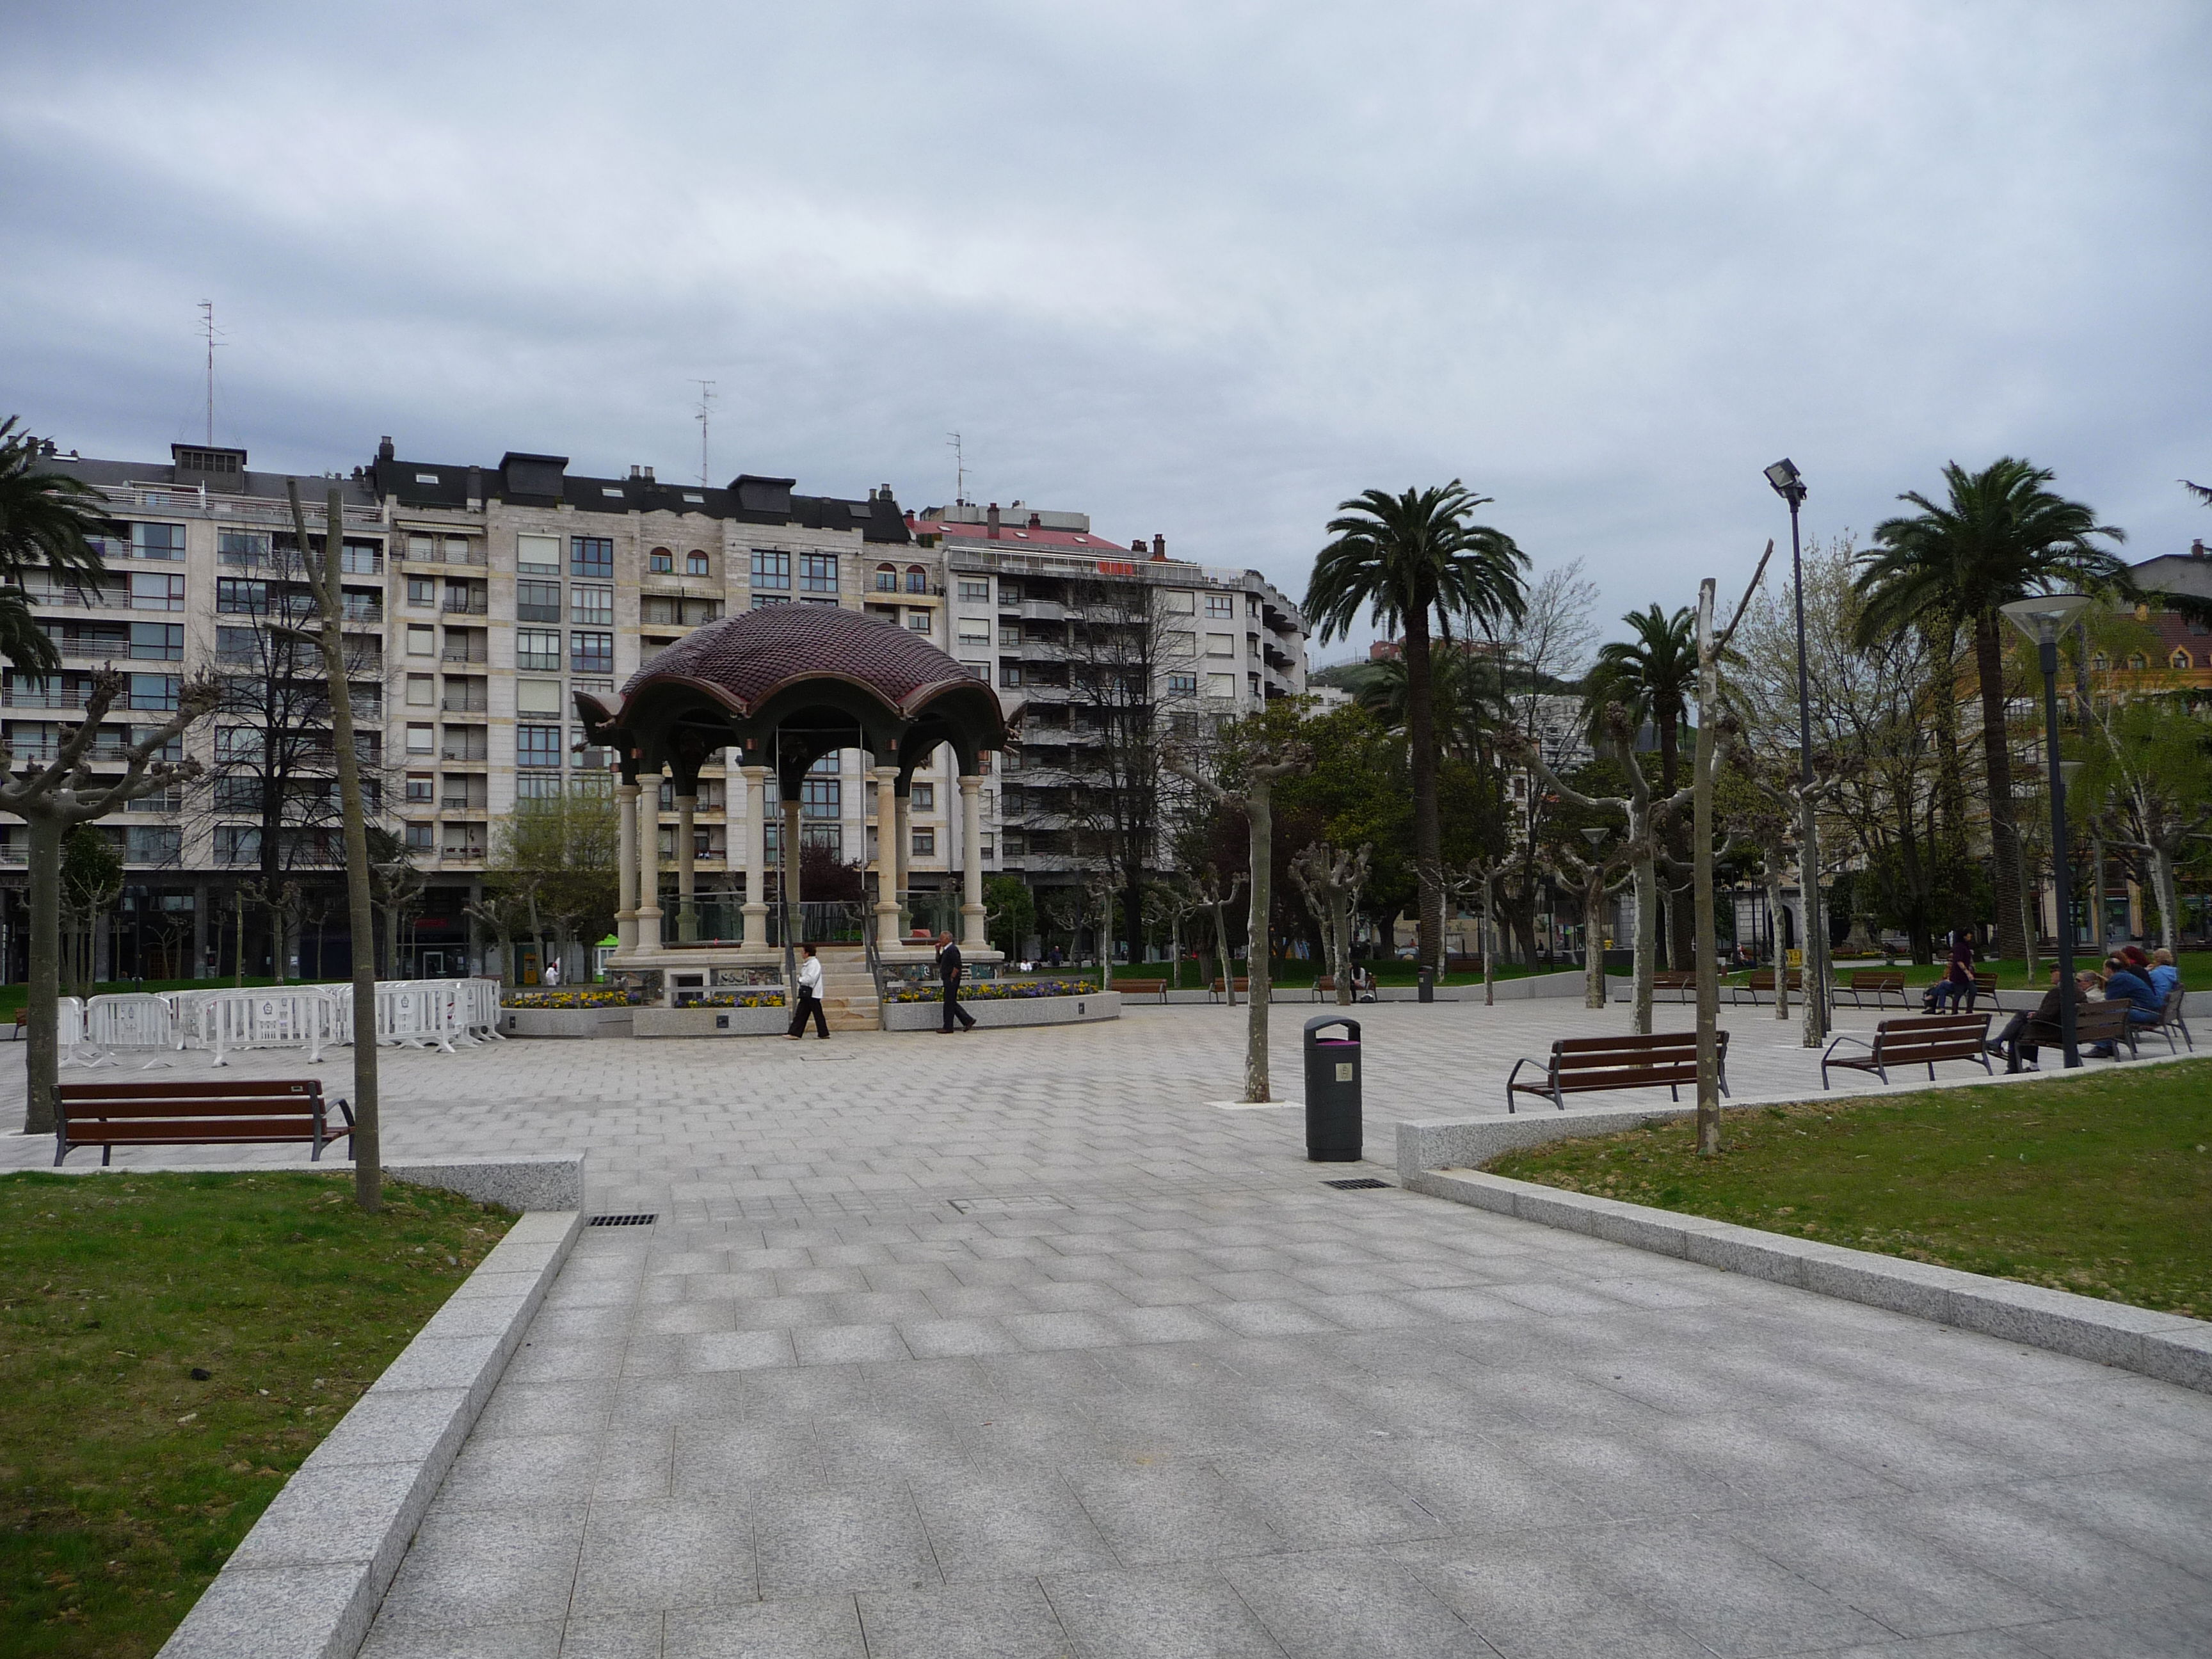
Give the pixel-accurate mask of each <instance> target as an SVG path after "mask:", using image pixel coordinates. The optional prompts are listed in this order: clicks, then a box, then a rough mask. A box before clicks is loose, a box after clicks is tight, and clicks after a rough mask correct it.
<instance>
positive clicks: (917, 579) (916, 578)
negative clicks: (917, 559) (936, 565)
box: [906, 564, 929, 593]
mask: <svg viewBox="0 0 2212 1659" xmlns="http://www.w3.org/2000/svg"><path fill="white" fill-rule="evenodd" d="M906 591H907V592H909V593H927V592H929V572H928V571H927V570H925V569H923V568H921V566H920V565H918V564H910V565H908V566H907V568H906Z"/></svg>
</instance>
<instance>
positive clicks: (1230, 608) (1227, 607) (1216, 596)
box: [1206, 593, 1237, 617]
mask: <svg viewBox="0 0 2212 1659" xmlns="http://www.w3.org/2000/svg"><path fill="white" fill-rule="evenodd" d="M1236 614H1237V596H1236V595H1235V594H1234V593H1209V594H1207V595H1206V615H1207V616H1209V617H1233V616H1235V615H1236Z"/></svg>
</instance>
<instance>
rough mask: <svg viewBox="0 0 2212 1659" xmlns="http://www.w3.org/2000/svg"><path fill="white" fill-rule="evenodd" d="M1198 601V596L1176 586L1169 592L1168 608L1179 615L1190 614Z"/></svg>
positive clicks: (1186, 615) (1185, 615)
mask: <svg viewBox="0 0 2212 1659" xmlns="http://www.w3.org/2000/svg"><path fill="white" fill-rule="evenodd" d="M1196 603H1197V599H1196V596H1195V595H1194V594H1192V593H1190V592H1187V591H1185V590H1184V589H1182V588H1176V589H1174V590H1172V591H1171V592H1170V593H1169V594H1168V609H1169V610H1170V611H1174V612H1175V613H1176V614H1177V615H1178V616H1184V617H1188V616H1189V615H1190V614H1191V611H1192V607H1193V606H1194V605H1195V604H1196Z"/></svg>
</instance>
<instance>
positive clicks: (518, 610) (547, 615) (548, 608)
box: [407, 581, 561, 622]
mask: <svg viewBox="0 0 2212 1659" xmlns="http://www.w3.org/2000/svg"><path fill="white" fill-rule="evenodd" d="M407 594H408V597H407V603H408V604H410V605H412V604H414V603H415V584H414V583H413V582H411V581H410V582H409V583H408V584H407ZM514 616H515V620H516V621H518V622H559V621H560V620H561V584H560V583H558V582H521V581H519V582H517V583H515V585H514Z"/></svg>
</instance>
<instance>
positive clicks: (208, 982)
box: [0, 975, 351, 1020]
mask: <svg viewBox="0 0 2212 1659" xmlns="http://www.w3.org/2000/svg"><path fill="white" fill-rule="evenodd" d="M235 982H236V981H233V980H230V979H149V980H148V981H146V982H145V983H144V984H143V985H134V984H132V983H131V981H129V980H127V979H118V980H104V981H101V982H100V983H99V984H97V985H95V986H94V987H92V994H93V995H94V996H96V997H106V996H119V995H121V994H123V993H124V992H125V991H220V990H222V988H223V987H226V986H228V985H232V984H234V983H235ZM284 982H285V983H286V984H288V985H303V984H317V985H321V984H329V983H331V981H327V980H298V979H292V980H287V981H284ZM345 982H346V983H349V984H350V983H351V981H345ZM275 983H276V981H275V980H273V979H255V978H253V977H252V975H247V977H246V984H247V985H248V986H249V987H251V986H257V985H274V984H275ZM62 994H63V995H64V996H70V995H73V994H74V993H73V992H71V991H70V987H68V986H66V985H64V986H63V987H62ZM30 995H31V987H29V986H27V985H0V1020H13V1019H14V1018H15V1016H16V1014H17V1013H18V1012H21V1009H22V1006H23V1004H24V1003H25V1002H27V1000H29V999H30Z"/></svg>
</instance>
